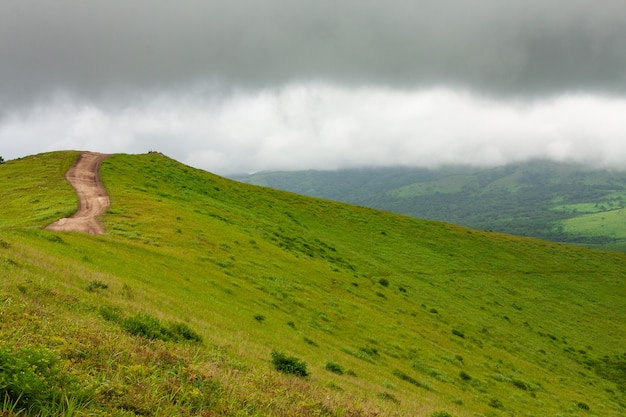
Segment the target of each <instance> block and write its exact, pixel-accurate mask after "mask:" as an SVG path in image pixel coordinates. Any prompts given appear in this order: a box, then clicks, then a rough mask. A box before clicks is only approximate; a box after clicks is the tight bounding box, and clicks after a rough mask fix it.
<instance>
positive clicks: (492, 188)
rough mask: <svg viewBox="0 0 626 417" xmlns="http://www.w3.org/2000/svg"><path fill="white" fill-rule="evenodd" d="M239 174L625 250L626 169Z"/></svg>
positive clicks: (535, 164)
mask: <svg viewBox="0 0 626 417" xmlns="http://www.w3.org/2000/svg"><path fill="white" fill-rule="evenodd" d="M233 178H234V179H237V180H238V181H242V182H246V183H249V184H255V185H263V186H268V187H272V188H277V189H281V190H286V191H292V192H296V193H299V194H305V195H309V196H315V197H321V198H328V199H331V200H337V201H343V202H345V203H350V204H356V205H362V206H366V207H373V208H377V209H380V210H387V211H392V212H396V213H400V214H406V215H409V216H413V217H417V218H423V219H433V220H440V221H445V222H448V223H454V224H459V225H463V226H467V227H471V228H474V229H483V230H493V231H498V232H502V233H509V234H515V235H520V236H531V237H536V238H540V239H546V240H552V241H555V242H563V243H571V244H577V245H584V246H587V247H595V248H600V249H607V250H619V251H626V226H625V224H626V223H624V221H623V218H624V213H626V211H625V210H626V209H625V208H624V206H625V204H626V172H625V171H616V170H605V169H598V168H590V167H587V166H584V165H579V164H568V163H559V162H553V161H544V160H533V161H528V162H523V163H515V164H508V165H504V166H500V167H495V168H481V167H470V166H446V167H440V168H436V169H427V168H408V167H395V168H393V167H390V168H362V169H343V170H337V171H312V170H311V171H291V172H261V173H257V174H252V175H239V176H233Z"/></svg>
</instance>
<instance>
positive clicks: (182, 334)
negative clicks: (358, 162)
mask: <svg viewBox="0 0 626 417" xmlns="http://www.w3.org/2000/svg"><path fill="white" fill-rule="evenodd" d="M169 330H170V332H171V333H172V335H173V336H174V340H188V341H190V342H198V343H202V337H201V336H200V335H199V334H198V333H196V332H195V331H193V330H192V329H191V328H190V327H189V326H188V325H187V324H185V323H171V324H170V328H169Z"/></svg>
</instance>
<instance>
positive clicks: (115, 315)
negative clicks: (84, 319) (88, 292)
mask: <svg viewBox="0 0 626 417" xmlns="http://www.w3.org/2000/svg"><path fill="white" fill-rule="evenodd" d="M98 312H99V313H100V316H102V318H103V319H105V320H106V321H112V322H114V323H120V322H121V321H122V315H121V313H120V310H119V309H118V308H115V307H111V306H107V305H104V306H100V309H99V310H98Z"/></svg>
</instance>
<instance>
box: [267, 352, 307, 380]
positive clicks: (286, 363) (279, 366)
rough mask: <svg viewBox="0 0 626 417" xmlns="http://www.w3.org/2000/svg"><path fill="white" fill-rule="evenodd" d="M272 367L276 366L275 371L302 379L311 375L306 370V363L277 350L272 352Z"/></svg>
mask: <svg viewBox="0 0 626 417" xmlns="http://www.w3.org/2000/svg"><path fill="white" fill-rule="evenodd" d="M272 365H274V369H276V370H277V371H279V372H282V373H284V374H288V375H296V376H302V377H305V376H308V375H309V373H308V372H307V370H306V363H305V362H303V361H301V360H300V359H298V358H296V357H293V356H287V355H285V354H283V353H280V352H277V351H275V350H274V351H272Z"/></svg>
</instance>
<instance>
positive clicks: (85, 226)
mask: <svg viewBox="0 0 626 417" xmlns="http://www.w3.org/2000/svg"><path fill="white" fill-rule="evenodd" d="M109 156H110V155H109V154H103V153H96V152H84V153H83V154H81V155H80V156H79V157H78V160H77V161H76V163H75V164H74V166H73V167H72V168H70V170H69V171H67V173H66V174H65V178H66V179H67V181H68V182H69V183H70V184H71V185H72V187H74V190H75V191H76V195H77V196H78V210H77V211H76V213H74V215H73V216H72V217H69V218H63V219H61V220H59V221H56V222H54V223H52V224H51V225H49V226H48V227H46V229H47V230H54V231H57V232H82V233H89V234H92V235H101V234H103V233H104V232H105V230H104V226H102V224H101V223H100V221H99V220H98V216H100V215H101V214H102V213H104V212H105V211H106V210H107V209H108V208H109V206H110V204H111V202H110V200H109V196H108V194H107V192H106V190H105V189H104V186H103V185H102V181H101V180H100V173H99V169H100V164H101V163H102V161H104V160H105V159H106V158H108V157H109Z"/></svg>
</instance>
